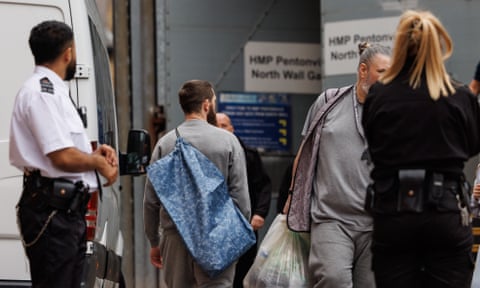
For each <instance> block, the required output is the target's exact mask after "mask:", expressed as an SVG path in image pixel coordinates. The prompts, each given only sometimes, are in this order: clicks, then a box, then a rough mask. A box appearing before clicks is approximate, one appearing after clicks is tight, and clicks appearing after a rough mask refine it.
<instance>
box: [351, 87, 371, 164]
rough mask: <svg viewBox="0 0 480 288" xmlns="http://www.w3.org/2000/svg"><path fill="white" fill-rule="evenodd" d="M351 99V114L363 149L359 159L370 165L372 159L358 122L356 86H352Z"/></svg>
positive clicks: (360, 124)
mask: <svg viewBox="0 0 480 288" xmlns="http://www.w3.org/2000/svg"><path fill="white" fill-rule="evenodd" d="M352 95H353V96H352V100H353V115H354V118H355V128H357V132H358V134H359V135H360V138H362V140H363V146H364V150H363V153H362V157H361V158H360V159H361V160H366V161H367V165H370V164H371V163H372V160H371V158H370V153H369V152H368V147H367V140H366V139H365V134H364V133H363V126H362V123H360V112H359V111H358V110H359V107H358V106H359V105H360V103H359V102H358V99H357V87H356V86H353V93H352Z"/></svg>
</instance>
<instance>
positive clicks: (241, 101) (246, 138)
mask: <svg viewBox="0 0 480 288" xmlns="http://www.w3.org/2000/svg"><path fill="white" fill-rule="evenodd" d="M218 112H222V113H225V114H227V115H228V116H229V117H230V119H231V120H232V125H233V126H234V127H235V134H236V135H237V136H238V137H239V138H240V139H242V141H243V142H244V143H245V144H246V145H247V146H250V147H254V148H257V149H259V150H260V151H265V152H280V153H290V152H291V145H290V133H291V132H290V95H288V94H279V93H247V92H221V93H219V96H218Z"/></svg>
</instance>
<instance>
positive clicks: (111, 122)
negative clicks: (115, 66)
mask: <svg viewBox="0 0 480 288" xmlns="http://www.w3.org/2000/svg"><path fill="white" fill-rule="evenodd" d="M89 24H90V33H91V34H92V35H91V36H92V37H91V38H92V48H93V61H94V67H95V68H94V69H95V86H96V88H97V113H98V140H99V142H100V143H102V144H108V145H110V146H112V147H113V148H115V149H116V148H117V147H116V143H115V139H117V135H116V133H117V132H116V131H117V130H116V122H115V119H116V115H115V99H114V97H113V88H112V81H111V77H110V65H109V59H108V54H107V50H106V48H105V46H104V45H103V42H102V40H101V38H100V35H99V34H98V31H97V28H96V26H95V25H94V23H93V22H92V20H91V19H89Z"/></svg>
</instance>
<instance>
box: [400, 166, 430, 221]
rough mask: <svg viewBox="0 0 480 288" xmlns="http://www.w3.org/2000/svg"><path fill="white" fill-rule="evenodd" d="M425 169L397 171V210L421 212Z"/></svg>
mask: <svg viewBox="0 0 480 288" xmlns="http://www.w3.org/2000/svg"><path fill="white" fill-rule="evenodd" d="M425 174H426V172H425V170H423V169H405V170H399V171H398V180H399V185H398V201H397V211H398V212H417V213H418V212H422V211H423V204H424V203H423V202H424V194H425Z"/></svg>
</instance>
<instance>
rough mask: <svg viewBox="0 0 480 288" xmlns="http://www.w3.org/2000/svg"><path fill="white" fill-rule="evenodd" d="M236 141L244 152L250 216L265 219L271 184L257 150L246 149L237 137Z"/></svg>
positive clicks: (268, 205)
mask: <svg viewBox="0 0 480 288" xmlns="http://www.w3.org/2000/svg"><path fill="white" fill-rule="evenodd" d="M237 139H238V141H239V142H240V144H241V145H242V147H243V150H244V151H245V158H246V163H247V179H248V192H249V194H250V205H251V207H252V216H253V215H259V216H261V217H263V218H266V217H267V214H268V210H269V208H270V200H271V197H272V182H271V181H270V177H269V176H268V174H267V172H266V171H265V168H264V167H263V163H262V159H261V158H260V154H259V153H258V151H257V149H254V148H251V147H248V146H246V145H245V143H243V141H242V140H240V138H238V137H237Z"/></svg>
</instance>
